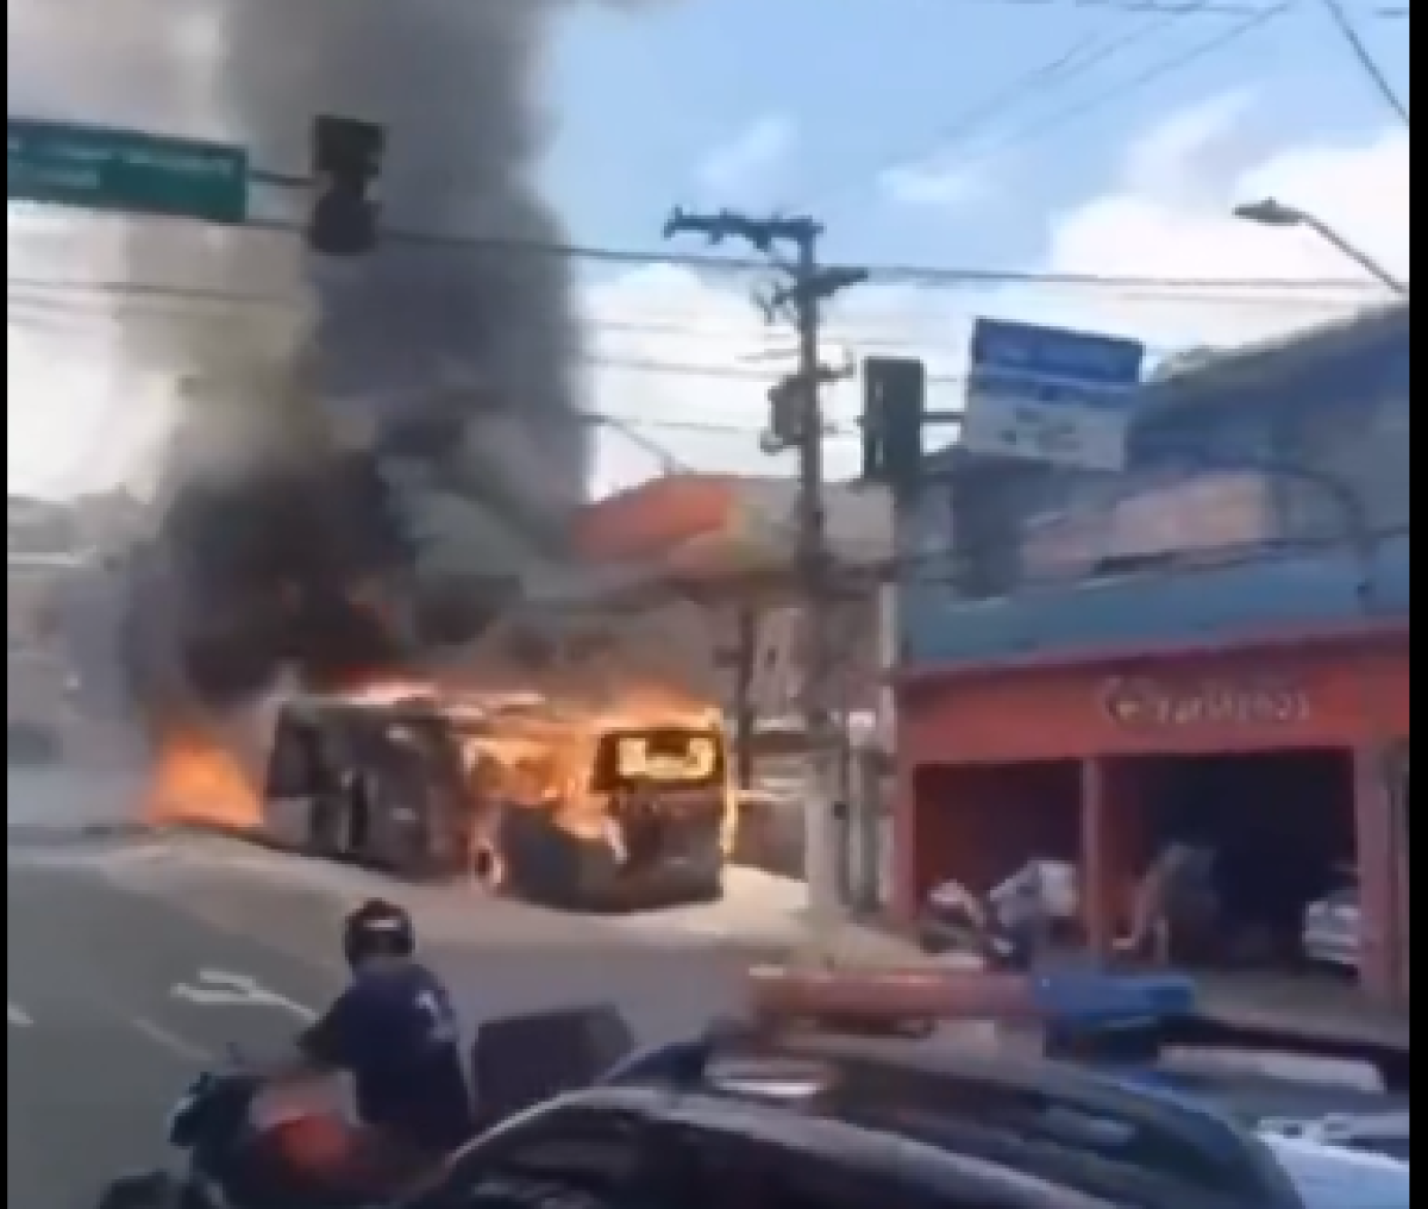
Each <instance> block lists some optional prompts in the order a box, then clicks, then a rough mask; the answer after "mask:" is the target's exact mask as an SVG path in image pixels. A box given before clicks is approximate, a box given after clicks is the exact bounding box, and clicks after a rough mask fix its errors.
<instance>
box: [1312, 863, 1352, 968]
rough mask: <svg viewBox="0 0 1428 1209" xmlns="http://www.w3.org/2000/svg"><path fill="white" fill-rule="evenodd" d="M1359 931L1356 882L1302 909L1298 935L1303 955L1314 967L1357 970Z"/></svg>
mask: <svg viewBox="0 0 1428 1209" xmlns="http://www.w3.org/2000/svg"><path fill="white" fill-rule="evenodd" d="M1362 929H1363V915H1362V909H1361V907H1360V905H1359V887H1358V883H1357V881H1346V882H1345V883H1344V885H1342V886H1340V887H1339V888H1338V889H1337V890H1335V891H1334V892H1333V893H1332V894H1330V895H1328V896H1327V897H1326V898H1321V899H1320V900H1319V901H1318V902H1313V903H1310V904H1309V905H1308V906H1307V907H1305V908H1304V927H1303V931H1302V932H1301V934H1300V941H1301V943H1302V944H1303V947H1304V956H1305V957H1307V958H1308V959H1309V960H1310V961H1312V962H1314V963H1315V964H1317V965H1324V966H1332V967H1333V968H1334V969H1340V970H1348V971H1353V970H1357V969H1358V967H1359V946H1360V944H1361V942H1362Z"/></svg>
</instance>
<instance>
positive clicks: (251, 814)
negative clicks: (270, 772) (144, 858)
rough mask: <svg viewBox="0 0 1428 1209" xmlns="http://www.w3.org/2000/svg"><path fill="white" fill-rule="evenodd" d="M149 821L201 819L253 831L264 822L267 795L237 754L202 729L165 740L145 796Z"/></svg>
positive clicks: (145, 811)
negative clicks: (264, 798) (265, 795)
mask: <svg viewBox="0 0 1428 1209" xmlns="http://www.w3.org/2000/svg"><path fill="white" fill-rule="evenodd" d="M144 817H145V819H146V820H147V821H148V822H150V823H155V824H165V823H196V824H200V825H206V826H210V827H222V828H225V829H234V830H241V831H250V830H254V829H256V828H257V827H259V826H260V825H261V823H262V817H263V809H262V801H261V798H260V796H259V794H258V791H257V787H256V786H255V785H254V783H253V780H252V778H251V777H250V776H249V775H248V773H247V772H246V770H245V769H244V767H243V765H242V762H241V761H240V760H239V758H238V757H237V755H236V754H235V753H233V752H231V751H229V750H228V749H227V748H225V747H224V745H223V744H222V743H221V742H219V741H218V740H217V739H215V738H214V737H212V736H210V735H207V734H205V733H203V732H202V731H199V730H185V731H182V732H176V733H174V734H171V735H168V736H167V737H166V738H165V739H164V740H163V741H162V742H161V744H160V748H159V753H158V758H157V760H156V761H155V764H154V768H153V770H152V773H151V780H150V785H149V790H148V793H147V795H146V798H145V801H144Z"/></svg>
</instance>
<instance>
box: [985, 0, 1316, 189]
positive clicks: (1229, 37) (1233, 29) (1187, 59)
mask: <svg viewBox="0 0 1428 1209" xmlns="http://www.w3.org/2000/svg"><path fill="white" fill-rule="evenodd" d="M1291 7H1292V6H1291V4H1289V3H1282V4H1276V5H1274V6H1272V7H1270V8H1266V9H1264V10H1262V11H1260V12H1257V13H1256V14H1255V15H1254V16H1252V17H1246V18H1244V19H1243V20H1241V21H1238V22H1236V23H1235V24H1234V25H1232V26H1230V28H1228V29H1225V30H1221V31H1219V32H1218V33H1217V34H1216V35H1215V36H1214V37H1212V38H1208V39H1206V40H1205V41H1203V42H1200V43H1198V44H1197V45H1195V46H1193V47H1191V48H1190V49H1189V50H1183V51H1180V52H1178V53H1177V54H1175V55H1174V56H1172V57H1169V58H1165V59H1161V60H1158V61H1157V62H1156V63H1154V64H1152V65H1150V66H1149V67H1147V68H1146V69H1145V70H1143V71H1141V72H1139V73H1137V74H1136V75H1134V76H1131V77H1130V78H1129V79H1127V80H1123V81H1121V82H1120V83H1119V84H1117V85H1115V86H1114V87H1112V88H1108V89H1106V90H1105V91H1104V92H1100V93H1096V94H1093V95H1092V96H1090V97H1088V98H1087V99H1086V100H1084V101H1082V102H1081V103H1080V104H1078V105H1073V106H1071V107H1070V108H1067V109H1062V110H1060V111H1059V112H1057V113H1056V114H1054V115H1052V116H1051V117H1050V118H1049V119H1048V120H1046V121H1043V122H1039V123H1033V124H1031V125H1028V126H1025V127H1023V128H1022V129H1021V130H1020V131H1016V132H1013V133H1012V134H1011V135H1010V136H1009V137H1008V138H1005V139H1002V140H1000V141H999V142H998V143H997V144H996V145H995V146H993V147H991V148H989V149H988V150H986V151H985V152H983V153H982V154H980V155H979V156H977V157H975V158H974V160H973V161H972V162H973V163H982V162H985V161H987V160H990V159H993V158H995V157H997V156H1000V155H1004V154H1006V152H1008V151H1010V150H1011V149H1012V148H1013V147H1018V146H1021V145H1023V144H1025V143H1028V142H1032V141H1034V140H1036V139H1039V138H1042V137H1044V136H1045V135H1047V134H1049V133H1051V132H1052V131H1054V130H1059V129H1061V128H1062V127H1063V126H1065V125H1067V124H1068V123H1070V122H1074V121H1076V120H1078V119H1080V118H1082V117H1085V116H1086V115H1087V114H1089V113H1092V112H1094V111H1095V110H1097V109H1100V108H1102V107H1103V106H1104V105H1107V104H1109V103H1111V102H1114V101H1120V100H1123V99H1124V98H1125V97H1126V96H1127V95H1128V94H1130V93H1133V92H1139V91H1140V90H1141V89H1143V88H1146V87H1148V86H1149V85H1151V84H1154V83H1158V82H1159V81H1160V80H1163V79H1165V78H1166V77H1168V76H1171V75H1175V74H1178V73H1179V72H1181V71H1183V70H1185V68H1187V67H1191V66H1193V65H1194V64H1196V63H1199V62H1201V61H1202V60H1204V59H1207V58H1210V57H1211V56H1212V55H1215V54H1218V53H1219V52H1220V51H1222V50H1224V49H1226V48H1227V47H1228V46H1230V45H1231V44H1233V43H1235V42H1238V41H1239V40H1240V39H1241V38H1244V37H1247V36H1248V35H1249V34H1251V33H1254V32H1255V31H1256V30H1258V29H1260V28H1262V27H1263V26H1265V25H1268V24H1269V23H1270V22H1272V21H1274V20H1276V19H1277V18H1278V17H1280V16H1282V15H1283V14H1284V13H1285V12H1287V11H1288V10H1289V9H1290V8H1291Z"/></svg>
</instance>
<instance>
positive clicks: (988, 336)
mask: <svg viewBox="0 0 1428 1209" xmlns="http://www.w3.org/2000/svg"><path fill="white" fill-rule="evenodd" d="M1144 365H1145V346H1144V345H1143V344H1141V343H1140V342H1139V341H1137V340H1127V339H1124V338H1122V337H1119V336H1102V335H1097V334H1094V333H1088V332H1073V331H1067V330H1066V329H1064V328H1053V327H1041V326H1038V325H1036V324H1030V323H1011V322H1007V321H1005V320H1000V319H979V320H978V321H977V325H976V327H975V328H974V329H973V332H972V350H971V361H970V366H969V369H968V374H967V400H966V415H965V418H964V422H963V428H962V446H963V448H964V449H966V450H967V451H968V452H970V453H982V454H991V455H995V456H1000V457H1013V458H1023V459H1028V460H1032V461H1039V462H1051V463H1055V464H1058V465H1064V466H1076V467H1081V468H1083V469H1088V470H1119V469H1120V468H1121V466H1122V465H1123V464H1124V462H1125V446H1126V430H1127V426H1128V422H1129V419H1130V411H1131V408H1132V407H1133V405H1134V403H1135V400H1136V398H1137V397H1138V394H1139V388H1140V381H1141V372H1142V370H1143V368H1144Z"/></svg>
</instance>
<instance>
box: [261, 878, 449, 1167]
mask: <svg viewBox="0 0 1428 1209" xmlns="http://www.w3.org/2000/svg"><path fill="white" fill-rule="evenodd" d="M416 947H417V946H416V933H415V929H414V927H413V924H412V920H411V917H410V916H409V915H408V914H407V912H406V911H405V910H404V909H403V908H402V907H400V906H398V905H396V904H394V903H390V902H385V901H382V900H380V899H372V900H370V901H368V902H365V903H363V904H362V905H361V906H360V907H358V908H357V909H356V910H355V911H353V912H352V913H351V914H349V915H348V916H347V918H346V920H345V921H344V923H343V929H342V949H343V955H344V957H345V958H346V961H347V964H348V966H349V968H350V969H351V971H352V980H351V982H350V983H349V984H348V986H347V988H346V989H345V990H344V991H343V992H342V993H341V994H340V995H339V996H338V997H337V1000H336V1001H335V1002H334V1003H333V1004H332V1006H331V1007H330V1008H328V1010H327V1012H326V1013H325V1014H324V1015H323V1016H322V1017H321V1018H320V1019H319V1020H317V1021H316V1022H315V1023H314V1024H312V1025H311V1026H310V1027H309V1028H307V1029H305V1030H304V1031H303V1032H302V1034H301V1035H300V1036H299V1037H298V1050H299V1055H300V1056H299V1058H298V1060H297V1062H296V1063H294V1064H293V1066H292V1067H290V1068H289V1069H287V1070H284V1071H282V1072H279V1073H278V1075H277V1077H278V1078H279V1079H281V1080H296V1079H301V1078H303V1077H310V1076H312V1075H321V1074H329V1073H336V1072H345V1073H347V1074H349V1075H351V1076H352V1079H353V1083H354V1085H355V1093H356V1103H357V1113H358V1116H359V1118H360V1120H361V1123H362V1124H361V1128H360V1129H359V1130H358V1131H357V1132H356V1133H355V1134H354V1135H353V1136H352V1137H351V1139H350V1142H349V1145H348V1146H347V1147H346V1152H347V1153H346V1154H345V1156H344V1158H343V1160H342V1163H341V1167H342V1168H343V1170H342V1171H340V1172H332V1173H329V1175H330V1176H331V1178H333V1179H336V1180H340V1182H342V1183H343V1184H345V1185H347V1184H351V1185H361V1186H364V1187H372V1186H374V1185H376V1186H390V1185H393V1184H399V1183H401V1182H402V1181H403V1180H404V1179H406V1178H409V1177H410V1178H414V1177H416V1176H418V1175H420V1174H422V1173H423V1172H424V1171H427V1170H429V1169H430V1168H431V1167H432V1166H433V1165H434V1164H435V1162H436V1161H437V1160H439V1159H440V1158H442V1157H443V1156H445V1155H447V1154H449V1153H450V1152H451V1151H453V1150H455V1149H456V1148H457V1147H459V1146H461V1145H462V1144H463V1143H465V1142H466V1141H468V1140H469V1139H470V1138H471V1136H472V1134H473V1133H474V1132H475V1125H474V1120H473V1111H472V1101H471V1093H470V1090H469V1089H468V1087H467V1085H466V1077H465V1074H464V1069H463V1068H464V1063H463V1062H462V1058H461V1049H460V1033H459V1028H458V1024H457V1020H456V1015H455V1012H454V1011H453V1009H452V1005H451V998H450V995H449V994H448V992H447V990H446V987H445V986H444V985H443V983H442V982H441V980H440V979H439V978H438V977H437V976H436V975H435V974H434V973H432V972H431V971H430V970H429V969H428V968H427V967H426V966H424V965H422V964H421V963H420V962H419V961H417V960H416Z"/></svg>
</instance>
